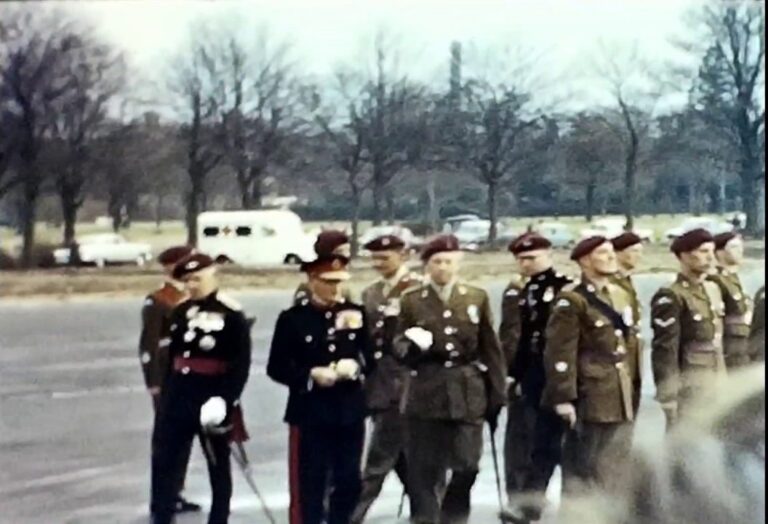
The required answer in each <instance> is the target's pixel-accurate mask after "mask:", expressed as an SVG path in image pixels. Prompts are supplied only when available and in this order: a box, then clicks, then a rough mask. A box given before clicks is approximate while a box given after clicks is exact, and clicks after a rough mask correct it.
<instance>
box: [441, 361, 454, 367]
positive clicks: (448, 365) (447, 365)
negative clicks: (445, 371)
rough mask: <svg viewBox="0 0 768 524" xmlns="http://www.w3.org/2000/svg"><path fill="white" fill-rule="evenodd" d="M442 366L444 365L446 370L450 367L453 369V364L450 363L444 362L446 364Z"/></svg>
mask: <svg viewBox="0 0 768 524" xmlns="http://www.w3.org/2000/svg"><path fill="white" fill-rule="evenodd" d="M443 365H444V366H445V367H447V368H452V367H453V362H450V361H448V362H446V363H445V364H443Z"/></svg>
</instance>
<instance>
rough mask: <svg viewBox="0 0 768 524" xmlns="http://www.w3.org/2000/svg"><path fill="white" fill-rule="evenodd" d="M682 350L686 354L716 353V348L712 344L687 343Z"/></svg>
mask: <svg viewBox="0 0 768 524" xmlns="http://www.w3.org/2000/svg"><path fill="white" fill-rule="evenodd" d="M683 349H684V350H685V352H686V353H714V352H716V351H717V346H716V345H715V344H713V343H712V342H689V343H687V344H686V345H685V346H683Z"/></svg>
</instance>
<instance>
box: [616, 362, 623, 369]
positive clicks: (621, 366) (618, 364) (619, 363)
mask: <svg viewBox="0 0 768 524" xmlns="http://www.w3.org/2000/svg"><path fill="white" fill-rule="evenodd" d="M616 369H624V362H616Z"/></svg>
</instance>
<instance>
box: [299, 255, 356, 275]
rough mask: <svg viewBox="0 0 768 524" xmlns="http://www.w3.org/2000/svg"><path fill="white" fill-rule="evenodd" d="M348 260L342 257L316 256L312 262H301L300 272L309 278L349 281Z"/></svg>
mask: <svg viewBox="0 0 768 524" xmlns="http://www.w3.org/2000/svg"><path fill="white" fill-rule="evenodd" d="M348 265H349V259H348V258H347V257H345V256H342V255H333V254H330V255H318V257H317V258H316V259H314V260H309V261H307V262H302V264H301V270H302V271H303V272H305V273H307V274H309V275H311V276H316V277H319V278H324V279H327V280H349V272H348V271H347V266H348Z"/></svg>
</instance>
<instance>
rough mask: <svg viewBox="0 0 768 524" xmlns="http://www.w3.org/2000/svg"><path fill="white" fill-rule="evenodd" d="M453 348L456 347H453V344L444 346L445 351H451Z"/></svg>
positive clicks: (449, 343)
mask: <svg viewBox="0 0 768 524" xmlns="http://www.w3.org/2000/svg"><path fill="white" fill-rule="evenodd" d="M455 347H456V346H454V345H453V342H448V343H447V344H446V345H445V349H447V350H448V351H453V349H454V348H455Z"/></svg>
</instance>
